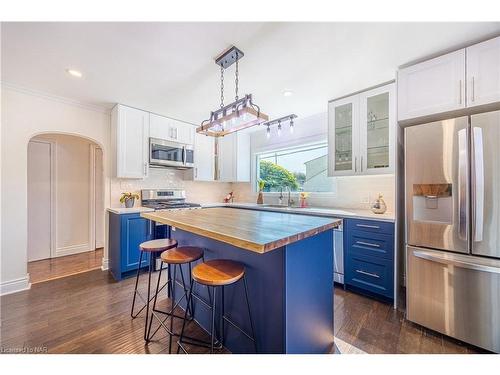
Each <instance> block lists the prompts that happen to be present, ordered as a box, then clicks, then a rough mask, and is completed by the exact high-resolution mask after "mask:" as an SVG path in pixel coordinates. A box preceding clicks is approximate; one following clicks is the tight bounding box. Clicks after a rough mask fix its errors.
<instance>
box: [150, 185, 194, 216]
mask: <svg viewBox="0 0 500 375" xmlns="http://www.w3.org/2000/svg"><path fill="white" fill-rule="evenodd" d="M141 205H142V206H143V207H148V208H153V209H154V210H155V211H163V210H186V209H188V210H189V209H197V208H201V205H200V204H198V203H189V202H186V191H185V190H181V189H144V190H141Z"/></svg>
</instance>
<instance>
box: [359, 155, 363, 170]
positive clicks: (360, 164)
mask: <svg viewBox="0 0 500 375" xmlns="http://www.w3.org/2000/svg"><path fill="white" fill-rule="evenodd" d="M359 171H360V172H363V156H361V162H360V163H359Z"/></svg>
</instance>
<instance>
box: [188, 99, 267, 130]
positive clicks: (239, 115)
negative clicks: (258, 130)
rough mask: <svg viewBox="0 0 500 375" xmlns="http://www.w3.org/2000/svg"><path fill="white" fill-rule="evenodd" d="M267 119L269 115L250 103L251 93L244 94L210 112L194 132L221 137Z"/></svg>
mask: <svg viewBox="0 0 500 375" xmlns="http://www.w3.org/2000/svg"><path fill="white" fill-rule="evenodd" d="M268 120H269V116H268V115H266V114H265V113H262V112H260V109H259V107H258V106H256V105H254V104H253V103H252V95H245V97H244V98H241V99H239V100H238V101H236V102H234V103H231V104H229V105H227V106H225V107H223V108H220V109H218V110H217V111H214V112H212V113H211V116H210V119H209V120H207V121H205V122H204V123H202V124H201V126H199V127H198V128H196V132H197V133H201V134H205V135H209V136H213V137H222V136H224V135H227V134H231V133H234V132H236V131H239V130H243V129H248V128H251V127H252V126H255V125H259V124H261V123H263V122H265V121H268Z"/></svg>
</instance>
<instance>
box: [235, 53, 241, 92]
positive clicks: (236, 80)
mask: <svg viewBox="0 0 500 375" xmlns="http://www.w3.org/2000/svg"><path fill="white" fill-rule="evenodd" d="M238 61H239V58H238V52H236V71H235V73H234V76H235V79H234V84H235V93H236V97H235V100H236V101H238V99H239V97H238V84H239V82H240V71H239V69H238V65H239V64H238Z"/></svg>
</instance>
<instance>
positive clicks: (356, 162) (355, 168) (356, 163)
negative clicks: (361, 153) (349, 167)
mask: <svg viewBox="0 0 500 375" xmlns="http://www.w3.org/2000/svg"><path fill="white" fill-rule="evenodd" d="M357 171H358V157H357V156H356V157H355V158H354V172H357Z"/></svg>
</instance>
